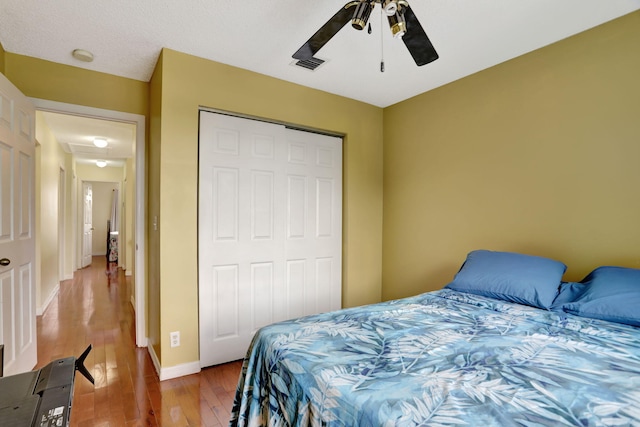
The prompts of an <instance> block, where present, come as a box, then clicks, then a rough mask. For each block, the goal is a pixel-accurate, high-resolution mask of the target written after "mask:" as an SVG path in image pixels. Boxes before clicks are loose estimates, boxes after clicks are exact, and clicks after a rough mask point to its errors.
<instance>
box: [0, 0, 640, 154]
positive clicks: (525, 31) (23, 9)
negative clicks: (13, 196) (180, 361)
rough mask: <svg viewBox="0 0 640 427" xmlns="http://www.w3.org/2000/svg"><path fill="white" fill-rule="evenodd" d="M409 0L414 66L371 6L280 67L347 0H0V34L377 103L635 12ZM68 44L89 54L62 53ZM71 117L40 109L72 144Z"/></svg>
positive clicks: (129, 73)
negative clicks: (418, 56) (421, 41)
mask: <svg viewBox="0 0 640 427" xmlns="http://www.w3.org/2000/svg"><path fill="white" fill-rule="evenodd" d="M409 2H410V5H411V8H412V9H413V11H414V13H415V15H416V16H417V17H418V19H419V21H420V22H421V24H422V26H423V27H424V29H425V31H426V33H427V34H428V36H429V38H430V39H431V42H432V43H433V45H434V46H435V48H436V50H437V52H438V54H439V55H440V59H438V60H436V61H435V62H432V63H430V64H427V65H424V66H422V67H418V66H416V65H415V62H413V59H412V58H411V56H410V55H409V53H408V51H407V49H406V47H405V46H404V44H403V43H402V41H401V40H396V39H393V38H392V36H391V34H390V31H389V28H388V25H387V24H386V23H384V25H383V26H382V28H381V15H380V7H379V6H376V8H375V10H374V11H373V13H372V14H371V19H370V23H371V25H372V27H373V33H372V34H367V32H366V31H356V30H354V29H353V28H351V26H350V24H347V25H346V26H345V27H344V28H343V29H342V30H341V31H340V32H339V33H338V34H337V35H336V36H335V37H334V38H333V39H332V40H330V41H329V42H328V43H327V44H326V45H325V46H324V47H323V48H322V49H321V50H320V51H319V52H318V54H317V55H316V56H317V57H320V58H322V59H325V60H327V63H325V64H323V65H322V66H321V67H320V68H318V69H317V70H316V71H308V70H305V69H303V68H300V67H294V66H292V65H291V63H292V62H293V60H292V58H291V55H292V54H293V53H294V52H295V51H296V50H297V49H298V48H299V47H300V46H302V44H304V43H305V42H306V41H307V40H308V39H309V38H310V37H311V35H312V34H313V33H314V32H315V31H316V30H317V29H318V28H320V27H321V26H322V25H323V24H324V23H325V22H327V21H328V20H329V18H331V16H333V15H334V14H335V13H336V12H337V11H338V10H339V9H340V8H341V7H342V6H344V4H345V3H347V0H323V1H318V0H272V1H264V0H260V1H258V0H244V1H228V0H227V1H222V0H182V1H175V0H109V1H86V0H55V1H51V0H47V1H42V0H0V43H2V45H3V47H4V49H5V50H6V51H7V52H11V53H17V54H21V55H27V56H31V57H36V58H41V59H45V60H49V61H53V62H57V63H62V64H67V65H72V66H76V67H81V68H87V69H90V70H95V71H100V72H104V73H109V74H114V75H118V76H123V77H129V78H132V79H137V80H141V81H149V79H150V77H151V74H152V72H153V69H154V67H155V64H156V61H157V59H158V56H159V54H160V51H161V49H162V48H163V47H167V48H170V49H174V50H177V51H180V52H184V53H188V54H191V55H195V56H199V57H203V58H207V59H211V60H213V61H217V62H221V63H224V64H229V65H233V66H236V67H240V68H244V69H247V70H251V71H255V72H257V73H261V74H265V75H268V76H272V77H276V78H279V79H283V80H286V81H290V82H294V83H297V84H300V85H303V86H308V87H311V88H315V89H320V90H323V91H326V92H329V93H333V94H337V95H341V96H345V97H347V98H352V99H355V100H359V101H362V102H366V103H369V104H372V105H375V106H378V107H386V106H389V105H392V104H395V103H397V102H400V101H403V100H405V99H408V98H410V97H413V96H415V95H418V94H420V93H423V92H426V91H429V90H431V89H434V88H436V87H439V86H442V85H444V84H447V83H449V82H452V81H454V80H457V79H459V78H462V77H464V76H467V75H470V74H473V73H475V72H478V71H480V70H483V69H485V68H489V67H491V66H493V65H496V64H499V63H501V62H504V61H507V60H509V59H511V58H514V57H517V56H519V55H522V54H524V53H527V52H530V51H532V50H535V49H538V48H540V47H543V46H545V45H548V44H551V43H554V42H556V41H558V40H561V39H563V38H566V37H568V36H571V35H573V34H576V33H579V32H581V31H584V30H587V29H589V28H592V27H594V26H597V25H599V24H602V23H604V22H607V21H610V20H612V19H615V18H617V17H620V16H622V15H625V14H627V13H630V12H633V11H635V10H640V0H409ZM381 29H382V31H380V30H381ZM76 48H81V49H86V50H89V51H91V52H92V53H93V54H94V56H95V59H94V61H93V62H91V63H85V62H80V61H78V60H76V59H74V58H73V57H72V56H71V52H72V51H73V50H74V49H76ZM382 56H384V62H385V72H384V73H381V72H380V60H381V57H382ZM77 120H79V118H77V117H76V118H72V119H69V120H68V121H65V120H63V119H60V118H53V116H48V118H47V121H48V122H51V123H49V125H50V126H51V127H52V129H53V131H54V133H55V134H56V136H57V137H58V139H59V140H60V142H61V143H62V144H63V146H65V145H64V144H67V146H66V148H67V149H69V150H71V151H73V150H74V149H75V150H79V151H77V154H80V151H82V150H86V149H85V148H82V147H80V145H82V144H80V141H81V140H82V141H84V142H85V143H86V141H88V138H89V137H90V136H93V135H94V134H97V133H98V131H97V130H90V129H86V128H84V129H85V133H81V129H83V127H82V125H78V123H77ZM71 125H73V127H68V126H71ZM87 126H89V125H87ZM116 127H117V126H116ZM120 130H121V129H120ZM120 130H114V132H116V133H117V132H119V131H120ZM101 132H103V133H108V132H109V131H108V130H106V129H103V130H102V131H101ZM74 133H75V135H73V134H74ZM103 136H108V135H103ZM83 138H84V139H83ZM113 139H114V140H115V139H118V138H117V137H115V136H114V137H113ZM74 144H78V145H74ZM113 150H114V152H115V150H116V148H115V146H114V148H113ZM118 150H119V148H118ZM85 154H86V156H85V157H88V156H89V155H90V154H88V153H84V154H83V155H85ZM94 154H95V155H96V156H97V155H102V153H94ZM107 154H109V153H106V154H104V157H106V155H107ZM117 156H118V157H114V159H119V158H125V157H126V156H125V155H124V154H117Z"/></svg>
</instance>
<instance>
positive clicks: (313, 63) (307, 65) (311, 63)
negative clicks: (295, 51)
mask: <svg viewBox="0 0 640 427" xmlns="http://www.w3.org/2000/svg"><path fill="white" fill-rule="evenodd" d="M324 63H325V60H324V59H320V58H316V57H314V56H312V57H311V58H309V59H301V60H295V61H293V62H292V63H291V65H294V66H296V67H301V68H304V69H306V70H311V71H315V70H316V69H317V68H318V67H319V66H321V65H322V64H324Z"/></svg>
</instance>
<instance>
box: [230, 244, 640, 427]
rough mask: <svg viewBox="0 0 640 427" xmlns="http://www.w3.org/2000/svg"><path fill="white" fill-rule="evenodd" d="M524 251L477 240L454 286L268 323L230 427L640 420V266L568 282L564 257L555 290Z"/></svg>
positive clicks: (246, 370) (246, 369)
mask: <svg viewBox="0 0 640 427" xmlns="http://www.w3.org/2000/svg"><path fill="white" fill-rule="evenodd" d="M474 255H475V257H474ZM496 256H497V257H498V258H500V256H502V257H503V258H502V259H501V260H498V261H496V260H495V259H496ZM505 256H506V257H507V258H504V257H505ZM521 256H522V255H521V254H510V253H506V254H505V253H496V252H489V251H474V252H472V253H470V254H469V256H468V257H467V260H466V261H465V264H464V265H463V267H462V268H461V270H460V271H459V272H458V274H457V275H456V277H455V279H454V281H453V282H452V283H450V284H449V285H447V287H446V288H444V289H442V290H438V291H434V292H428V293H424V294H422V295H417V296H414V297H409V298H405V299H400V300H394V301H388V302H384V303H380V304H374V305H369V306H364V307H357V308H350V309H343V310H340V311H336V312H331V313H324V314H317V315H313V316H307V317H303V318H299V319H294V320H289V321H285V322H281V323H277V324H273V325H270V326H267V327H264V328H262V329H260V330H259V331H258V332H257V333H256V335H255V337H254V339H253V341H252V343H251V345H250V347H249V349H248V352H247V356H246V358H245V360H244V363H243V367H242V372H241V376H240V379H239V383H238V388H237V392H236V397H235V401H234V406H233V410H232V416H231V422H230V425H231V426H319V425H325V426H445V425H446V426H455V425H482V426H510V425H519V426H547V425H554V426H555V425H570V426H574V425H580V426H599V425H603V426H630V425H640V327H639V326H640V305H634V304H640V300H639V299H637V298H638V293H639V292H640V270H634V269H621V268H618V267H601V268H599V269H596V270H594V272H592V273H591V274H590V275H589V276H587V277H586V278H585V280H583V281H582V282H581V283H565V282H562V281H561V277H562V273H564V270H565V269H566V267H565V266H564V264H562V267H561V266H558V265H557V264H553V265H554V268H555V270H554V274H553V275H549V277H545V278H544V280H543V281H545V280H550V282H549V283H546V284H545V286H546V287H549V286H551V285H553V286H551V287H555V290H554V291H553V292H547V289H546V287H545V286H542V285H540V283H541V282H540V283H537V282H536V281H537V280H538V279H539V277H538V278H536V279H535V280H534V281H533V282H531V281H530V280H529V279H528V278H530V277H531V276H536V275H537V276H540V274H538V273H540V271H541V270H545V269H546V268H547V267H549V266H548V265H547V266H546V267H544V268H541V267H540V266H539V265H537V264H536V262H537V261H539V260H538V259H537V258H536V259H534V258H531V257H530V256H523V257H525V258H523V259H525V260H526V262H525V264H527V263H529V264H530V263H531V261H532V260H533V261H535V262H534V263H533V264H534V265H533V266H529V267H531V269H530V271H528V273H527V274H524V275H523V274H522V273H523V271H524V272H527V267H528V266H527V265H525V264H523V265H520V264H518V262H515V263H514V262H513V261H514V259H520V258H519V257H521ZM487 257H488V258H490V261H489V262H487ZM491 259H493V261H491ZM505 260H506V261H507V263H506V265H507V266H508V267H507V268H506V270H508V271H507V272H506V273H507V274H506V275H505V268H504V265H505ZM543 261H544V262H547V261H548V260H546V259H543ZM554 262H555V261H554ZM479 265H480V266H481V267H480V268H478V266H479ZM496 268H497V269H498V270H500V271H498V272H497V273H496V272H495V270H496ZM501 269H502V270H501ZM552 270H553V269H552ZM556 270H557V271H556ZM558 273H559V276H558ZM507 276H509V277H507ZM543 276H544V274H543ZM505 277H507V279H508V280H507V279H505ZM523 277H525V278H526V279H525V280H524V282H523V281H522V278H523ZM620 277H622V279H620ZM514 278H515V282H514ZM556 280H557V283H555V284H553V283H552V282H554V281H556ZM470 281H471V282H473V283H475V282H483V283H482V284H481V285H480V286H477V287H479V288H480V290H478V289H474V288H473V286H474V285H473V283H472V284H471V285H469V283H470ZM612 281H613V282H616V281H618V282H620V281H621V282H622V283H623V284H622V285H621V287H620V286H617V285H616V284H615V283H614V284H613V285H612V284H611V283H612ZM531 288H533V290H534V292H531V290H532V289H531ZM505 289H506V291H505ZM514 289H515V291H514ZM523 291H524V293H523ZM527 293H528V294H527ZM545 293H547V294H548V295H545ZM523 295H524V296H523ZM607 298H608V299H607ZM634 298H636V299H634ZM605 300H606V301H605ZM594 301H595V303H596V304H595V309H594ZM603 301H604V303H603ZM621 301H622V302H621ZM627 303H630V304H632V305H631V306H629V307H625V304H627ZM598 304H599V305H598ZM603 304H604V305H605V306H606V307H605V308H607V310H609V311H611V309H612V307H609V306H610V305H613V306H615V307H614V308H615V310H616V312H615V313H613V314H611V313H605V314H602V313H603V311H604V312H606V311H607V310H603V309H602V305H603ZM539 305H542V306H544V307H540V306H539ZM627 305H628V304H627ZM594 313H595V314H594ZM587 315H588V317H587ZM612 316H613V317H612ZM621 319H622V320H623V321H622V322H621ZM636 322H637V324H636Z"/></svg>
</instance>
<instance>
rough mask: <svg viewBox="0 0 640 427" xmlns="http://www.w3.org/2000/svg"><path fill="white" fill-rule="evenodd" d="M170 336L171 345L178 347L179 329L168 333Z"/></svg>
mask: <svg viewBox="0 0 640 427" xmlns="http://www.w3.org/2000/svg"><path fill="white" fill-rule="evenodd" d="M169 336H170V337H171V347H179V346H180V331H176V332H171V333H170V334H169Z"/></svg>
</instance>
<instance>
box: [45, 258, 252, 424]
mask: <svg viewBox="0 0 640 427" xmlns="http://www.w3.org/2000/svg"><path fill="white" fill-rule="evenodd" d="M130 286H131V283H130V280H129V279H128V278H126V277H125V275H124V273H123V271H122V270H118V269H117V268H116V267H115V265H114V266H113V267H110V268H109V269H107V266H106V259H105V257H104V256H101V257H93V260H92V264H91V266H89V267H87V268H84V269H82V270H78V271H76V273H75V274H74V278H73V280H67V281H64V282H62V283H61V285H60V291H59V293H58V295H57V297H56V298H55V299H54V300H53V301H52V302H51V304H50V305H49V306H48V307H47V309H46V310H45V312H44V314H43V315H42V316H40V317H38V324H37V328H38V366H37V368H40V367H42V366H44V365H46V364H47V363H49V362H50V361H52V360H55V359H59V358H63V357H69V356H76V357H78V356H79V355H80V354H81V353H82V352H83V351H84V349H85V348H86V347H87V346H88V345H89V344H91V345H92V346H93V350H92V351H91V353H90V354H89V356H88V357H87V360H86V363H85V364H86V366H87V368H88V369H89V371H90V372H91V373H92V375H93V377H94V378H95V386H94V385H92V384H91V383H89V382H88V381H87V380H86V379H85V378H84V377H82V376H81V375H80V374H78V375H77V376H76V380H75V388H74V398H73V403H72V410H71V426H78V427H80V426H82V427H85V426H104V427H106V426H111V427H114V426H180V427H183V426H211V427H214V426H226V425H227V424H228V420H229V415H230V410H231V406H232V404H233V396H234V392H235V387H236V383H237V380H238V375H239V374H240V368H241V363H240V362H232V363H228V364H224V365H219V366H216V367H213V368H207V369H204V370H202V371H201V372H200V373H199V374H196V375H189V376H186V377H181V378H176V379H173V380H166V381H163V382H160V381H159V380H158V376H157V374H156V372H155V369H154V367H153V363H152V361H151V357H150V356H149V353H148V352H147V349H146V348H136V347H135V344H134V343H135V325H134V313H133V309H132V306H131V302H130V300H129V295H130Z"/></svg>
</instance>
